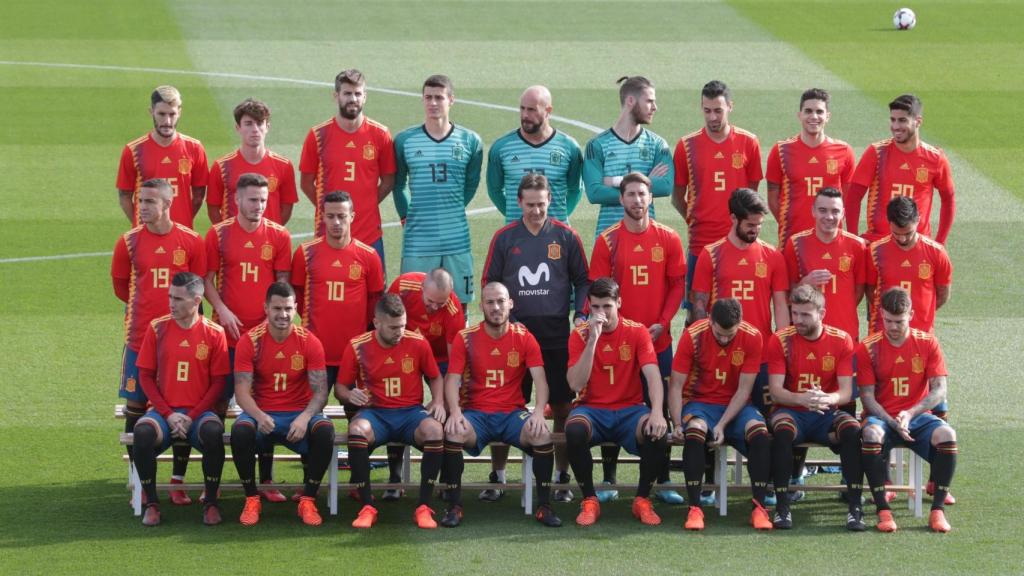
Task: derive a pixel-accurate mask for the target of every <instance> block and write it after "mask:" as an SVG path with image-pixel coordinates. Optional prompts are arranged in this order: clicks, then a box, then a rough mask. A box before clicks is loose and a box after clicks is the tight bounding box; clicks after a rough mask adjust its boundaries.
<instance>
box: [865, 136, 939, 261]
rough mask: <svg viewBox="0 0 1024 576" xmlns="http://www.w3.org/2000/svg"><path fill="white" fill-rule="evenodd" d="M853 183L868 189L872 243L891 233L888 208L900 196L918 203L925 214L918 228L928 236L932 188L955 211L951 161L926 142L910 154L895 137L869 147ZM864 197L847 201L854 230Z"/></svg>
mask: <svg viewBox="0 0 1024 576" xmlns="http://www.w3.org/2000/svg"><path fill="white" fill-rule="evenodd" d="M853 183H854V184H859V185H861V186H864V187H866V188H867V191H866V193H865V194H866V195H867V197H868V201H867V207H866V208H865V210H866V211H867V215H866V217H867V223H868V229H867V230H866V231H865V232H864V235H863V236H864V239H865V240H867V241H868V242H874V241H875V240H878V239H880V238H882V237H884V236H887V235H888V234H889V220H888V219H887V218H886V214H885V208H886V206H887V205H888V204H889V200H891V199H893V198H895V197H896V196H910V197H911V198H913V199H914V202H916V203H917V209H918V211H919V212H920V213H921V222H920V223H919V224H918V227H917V231H918V232H920V233H921V234H924V235H925V236H931V235H932V228H931V215H932V194H933V192H932V189H936V190H938V191H939V196H940V197H941V198H942V204H943V209H944V210H945V207H947V206H949V207H950V212H952V203H953V193H954V190H953V173H952V171H951V170H950V167H949V160H947V159H946V154H945V153H944V152H943V151H942V150H940V149H939V148H936V147H935V146H932V145H930V144H925V143H924V142H921V145H920V146H918V147H917V148H916V149H915V150H914V151H913V152H910V153H909V154H908V153H906V152H903V151H902V150H900V149H899V148H897V147H896V143H895V142H893V140H892V138H888V139H885V140H882V141H880V142H875V143H874V144H872V145H870V146H868V147H867V149H866V150H864V154H863V155H861V157H860V162H858V163H857V170H856V171H855V172H854V173H853ZM861 200H862V198H854V197H852V196H851V197H850V198H849V199H848V200H847V203H846V214H847V225H848V226H849V227H850V228H851V229H853V228H854V227H856V226H857V224H856V223H854V222H853V219H854V218H855V217H857V216H858V215H859V214H860V202H861ZM940 232H943V231H942V230H940ZM946 232H948V231H946ZM941 240H945V238H941Z"/></svg>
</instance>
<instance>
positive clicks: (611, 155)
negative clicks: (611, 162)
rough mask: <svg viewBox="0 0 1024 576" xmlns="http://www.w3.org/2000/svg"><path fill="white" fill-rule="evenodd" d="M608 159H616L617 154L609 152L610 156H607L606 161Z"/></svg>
mask: <svg viewBox="0 0 1024 576" xmlns="http://www.w3.org/2000/svg"><path fill="white" fill-rule="evenodd" d="M608 158H615V152H608V154H607V155H606V156H605V159H608Z"/></svg>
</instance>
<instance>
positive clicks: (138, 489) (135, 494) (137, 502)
mask: <svg viewBox="0 0 1024 576" xmlns="http://www.w3.org/2000/svg"><path fill="white" fill-rule="evenodd" d="M128 483H129V484H131V487H132V512H134V513H135V515H136V516H142V482H141V481H140V480H139V472H138V471H137V470H136V469H135V463H133V462H131V461H129V462H128Z"/></svg>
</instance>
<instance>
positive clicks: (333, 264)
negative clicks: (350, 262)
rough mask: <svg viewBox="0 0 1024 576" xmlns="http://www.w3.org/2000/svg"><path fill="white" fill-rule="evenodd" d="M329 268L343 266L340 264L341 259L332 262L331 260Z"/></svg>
mask: <svg viewBox="0 0 1024 576" xmlns="http://www.w3.org/2000/svg"><path fill="white" fill-rule="evenodd" d="M331 268H343V266H342V265H341V260H335V261H334V262H332V263H331Z"/></svg>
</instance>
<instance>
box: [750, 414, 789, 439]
mask: <svg viewBox="0 0 1024 576" xmlns="http://www.w3.org/2000/svg"><path fill="white" fill-rule="evenodd" d="M747 430H748V432H749V430H750V427H749V422H748V427H747ZM772 432H773V433H774V434H775V436H776V437H778V436H789V437H790V438H793V437H795V436H796V421H795V420H793V417H792V416H790V415H788V414H776V415H775V418H772Z"/></svg>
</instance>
